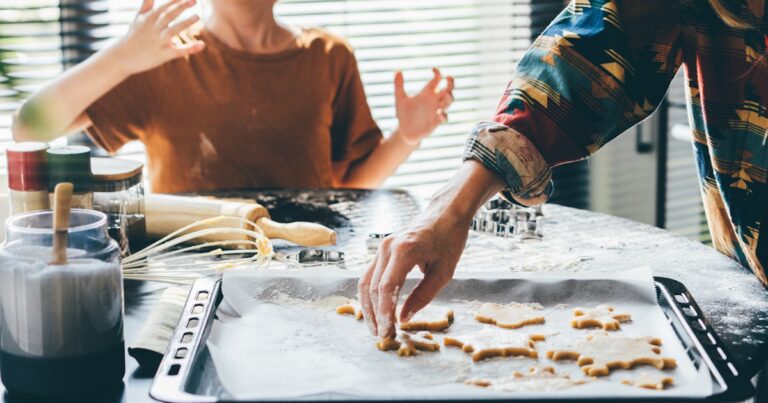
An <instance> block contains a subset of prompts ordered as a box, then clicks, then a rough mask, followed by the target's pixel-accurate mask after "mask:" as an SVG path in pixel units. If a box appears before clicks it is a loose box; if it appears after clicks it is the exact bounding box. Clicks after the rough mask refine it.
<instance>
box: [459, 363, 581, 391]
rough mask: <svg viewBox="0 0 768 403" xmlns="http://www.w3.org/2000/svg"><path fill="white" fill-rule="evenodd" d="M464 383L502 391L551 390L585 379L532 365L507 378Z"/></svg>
mask: <svg viewBox="0 0 768 403" xmlns="http://www.w3.org/2000/svg"><path fill="white" fill-rule="evenodd" d="M466 383H467V384H469V385H474V386H480V387H485V388H489V389H494V390H499V391H503V392H551V391H557V390H563V389H568V388H571V387H574V386H577V385H582V384H584V383H586V381H583V380H577V379H571V377H570V376H569V375H559V374H557V373H556V372H555V369H554V368H552V367H532V368H531V369H530V370H529V371H528V373H523V372H519V371H515V372H513V373H512V376H510V377H507V378H502V379H498V380H493V381H489V380H483V379H473V380H469V381H467V382H466Z"/></svg>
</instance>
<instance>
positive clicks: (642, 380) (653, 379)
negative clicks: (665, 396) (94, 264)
mask: <svg viewBox="0 0 768 403" xmlns="http://www.w3.org/2000/svg"><path fill="white" fill-rule="evenodd" d="M621 383H623V384H625V385H631V386H637V387H638V388H645V389H656V390H664V389H666V388H667V387H669V386H672V385H674V384H675V380H674V378H672V377H670V376H667V375H663V374H650V373H645V374H640V375H638V376H637V377H636V378H635V379H624V380H622V381H621Z"/></svg>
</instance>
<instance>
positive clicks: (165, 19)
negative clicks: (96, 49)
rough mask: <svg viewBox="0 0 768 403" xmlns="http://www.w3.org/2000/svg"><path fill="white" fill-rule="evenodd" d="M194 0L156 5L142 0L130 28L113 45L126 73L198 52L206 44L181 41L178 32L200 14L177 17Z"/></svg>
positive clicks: (150, 0) (133, 72) (176, 0)
mask: <svg viewBox="0 0 768 403" xmlns="http://www.w3.org/2000/svg"><path fill="white" fill-rule="evenodd" d="M194 5H195V0H169V1H168V2H167V3H165V4H163V5H161V6H159V7H155V2H154V0H144V1H143V3H142V4H141V8H140V9H139V13H138V15H137V16H136V18H135V19H134V21H133V23H132V24H131V28H130V30H129V31H128V34H126V35H125V36H124V37H123V38H122V39H121V40H120V41H119V42H118V43H117V44H116V45H115V47H116V49H117V50H119V52H118V53H119V54H120V65H121V66H122V67H123V68H125V69H127V71H126V72H127V73H128V74H136V73H140V72H142V71H146V70H150V69H152V68H155V67H157V66H160V65H161V64H164V63H166V62H168V61H171V60H173V59H176V58H179V57H184V56H187V55H191V54H194V53H198V52H200V51H202V50H203V48H204V47H205V44H204V43H203V42H202V41H193V42H191V43H181V41H180V40H179V38H178V35H179V34H180V33H182V32H183V31H184V30H185V29H187V28H189V27H190V26H192V24H194V23H196V22H197V21H198V20H199V19H200V17H198V16H197V15H193V16H191V17H188V18H186V19H183V20H181V21H176V19H177V18H178V17H179V16H180V15H181V13H183V12H184V11H185V10H187V9H188V8H190V7H192V6H194Z"/></svg>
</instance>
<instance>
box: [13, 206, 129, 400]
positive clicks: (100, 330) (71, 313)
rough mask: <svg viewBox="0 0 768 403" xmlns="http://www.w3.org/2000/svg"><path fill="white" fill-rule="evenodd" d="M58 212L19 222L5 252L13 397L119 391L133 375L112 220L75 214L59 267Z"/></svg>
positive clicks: (34, 214)
mask: <svg viewBox="0 0 768 403" xmlns="http://www.w3.org/2000/svg"><path fill="white" fill-rule="evenodd" d="M52 224H53V212H52V211H50V210H46V211H37V212H31V213H24V214H19V215H16V216H13V217H11V218H9V219H8V221H7V222H6V240H5V242H4V243H3V245H2V246H1V247H0V309H2V315H0V377H2V381H3V384H4V385H5V387H6V388H7V389H8V390H9V392H11V393H12V394H17V395H35V396H41V395H42V396H52V395H79V394H81V393H84V392H97V391H104V389H107V390H114V388H116V387H119V385H120V384H121V380H122V377H123V374H124V372H125V356H124V341H123V294H122V272H121V270H120V263H119V250H118V248H117V244H116V243H115V241H113V240H112V239H110V238H109V236H108V235H107V230H106V229H107V227H106V224H107V217H106V216H105V215H104V214H103V213H100V212H97V211H93V210H80V209H73V210H72V211H71V213H70V227H69V229H68V237H67V239H68V240H67V256H68V259H67V260H68V261H67V263H66V264H63V265H53V264H51V263H50V262H51V260H52V249H53V248H52V245H53V238H54V231H53V229H52Z"/></svg>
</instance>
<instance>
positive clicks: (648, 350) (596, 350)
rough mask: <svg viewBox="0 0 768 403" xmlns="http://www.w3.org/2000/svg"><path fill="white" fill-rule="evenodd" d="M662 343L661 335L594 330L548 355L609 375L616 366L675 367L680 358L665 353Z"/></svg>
mask: <svg viewBox="0 0 768 403" xmlns="http://www.w3.org/2000/svg"><path fill="white" fill-rule="evenodd" d="M659 346H661V339H658V338H654V337H629V336H608V334H607V333H605V334H594V335H590V336H587V337H586V339H584V340H582V341H579V342H577V343H575V344H574V345H573V346H572V347H571V348H563V349H555V350H550V351H547V357H548V358H551V359H553V360H568V359H570V360H576V363H577V364H578V365H579V366H581V370H582V371H583V372H584V373H585V374H587V375H589V376H605V375H608V374H610V372H611V370H613V369H616V368H623V369H630V368H634V367H635V366H636V365H652V366H654V367H656V369H668V368H675V366H677V363H676V361H675V360H674V359H673V358H667V357H662V356H661V355H660V354H661V348H659Z"/></svg>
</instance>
